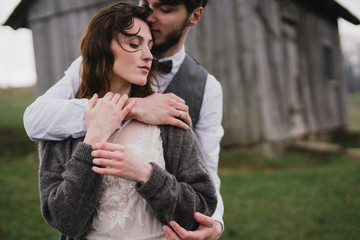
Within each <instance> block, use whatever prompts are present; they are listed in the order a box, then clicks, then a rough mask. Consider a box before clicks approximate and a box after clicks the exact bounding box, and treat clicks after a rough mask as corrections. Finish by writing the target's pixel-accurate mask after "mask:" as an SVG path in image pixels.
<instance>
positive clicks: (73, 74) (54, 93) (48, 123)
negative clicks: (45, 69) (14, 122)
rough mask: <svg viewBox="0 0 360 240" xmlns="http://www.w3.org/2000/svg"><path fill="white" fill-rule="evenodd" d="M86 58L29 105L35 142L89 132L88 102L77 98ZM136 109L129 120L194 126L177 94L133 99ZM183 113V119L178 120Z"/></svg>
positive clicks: (28, 123) (29, 129) (28, 125)
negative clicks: (86, 117) (85, 116)
mask: <svg viewBox="0 0 360 240" xmlns="http://www.w3.org/2000/svg"><path fill="white" fill-rule="evenodd" d="M81 61H82V58H81V57H79V58H77V59H76V60H75V61H74V62H73V63H72V64H71V66H70V67H69V68H68V70H66V72H65V76H64V77H63V78H62V79H61V80H60V81H59V82H57V83H56V84H55V85H54V86H52V87H51V88H50V89H49V90H48V91H47V92H46V93H45V94H44V95H42V96H40V97H38V98H37V99H36V100H35V102H34V103H32V104H31V105H30V106H28V107H27V108H26V110H25V113H24V126H25V130H26V133H27V135H28V136H29V138H30V139H31V140H33V141H44V140H56V141H59V140H64V139H66V138H68V137H74V138H77V137H82V136H85V133H86V124H85V118H84V111H85V108H86V105H87V103H88V99H75V98H74V97H75V94H76V92H77V90H78V88H79V86H80V71H81ZM130 101H134V102H135V103H134V105H135V107H134V108H133V110H132V111H131V112H130V115H129V117H128V118H129V119H130V118H133V119H137V120H139V121H142V122H145V123H148V124H158V125H160V124H169V125H174V126H178V127H181V128H184V129H187V128H188V125H191V119H190V116H189V114H188V107H187V106H186V105H185V102H184V100H182V99H181V98H179V97H177V96H175V95H174V94H153V95H152V96H149V97H147V98H133V99H130ZM180 111H181V112H182V114H181V115H182V116H181V119H182V120H184V121H185V122H187V123H188V125H186V124H185V123H184V122H183V121H181V120H179V119H177V117H179V115H180Z"/></svg>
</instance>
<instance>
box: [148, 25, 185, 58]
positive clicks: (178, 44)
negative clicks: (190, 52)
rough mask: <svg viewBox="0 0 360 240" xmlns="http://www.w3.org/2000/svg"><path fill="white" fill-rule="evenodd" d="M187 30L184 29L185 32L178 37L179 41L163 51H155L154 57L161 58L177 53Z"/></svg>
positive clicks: (183, 41)
mask: <svg viewBox="0 0 360 240" xmlns="http://www.w3.org/2000/svg"><path fill="white" fill-rule="evenodd" d="M188 32H189V30H186V32H185V34H184V35H183V36H182V37H181V38H180V40H179V42H178V43H177V44H176V45H174V46H173V47H171V48H170V49H168V50H167V51H165V52H161V53H156V54H155V57H156V58H157V59H162V58H167V57H171V56H174V55H175V54H176V53H178V52H179V51H180V50H181V48H182V47H183V45H184V43H185V40H186V37H187V35H188Z"/></svg>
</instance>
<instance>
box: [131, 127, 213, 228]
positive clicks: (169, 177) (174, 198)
mask: <svg viewBox="0 0 360 240" xmlns="http://www.w3.org/2000/svg"><path fill="white" fill-rule="evenodd" d="M160 129H161V135H162V140H163V147H164V157H165V163H166V170H164V169H162V168H160V167H159V166H157V165H156V164H152V165H153V172H152V175H151V177H150V179H149V180H148V181H147V182H146V183H145V184H142V185H141V184H137V186H136V187H137V191H138V192H139V193H140V194H141V195H142V196H143V197H144V198H145V199H146V200H147V201H148V203H149V204H150V205H151V207H152V209H153V211H154V214H155V215H156V217H157V218H158V219H159V220H160V221H161V222H162V223H163V224H167V225H169V223H170V221H176V222H177V223H179V224H180V225H181V226H182V227H184V228H185V229H187V230H194V229H196V228H197V226H198V223H197V222H196V221H195V219H194V213H195V212H200V213H203V214H205V215H208V216H211V214H213V212H214V211H215V209H216V205H217V198H216V191H215V186H214V184H213V181H212V179H211V176H210V174H209V172H208V170H207V167H206V163H205V161H204V158H203V156H202V153H201V151H200V147H199V144H198V142H197V139H196V137H195V135H194V133H193V131H192V130H188V131H184V130H182V129H179V128H176V127H169V126H161V127H160Z"/></svg>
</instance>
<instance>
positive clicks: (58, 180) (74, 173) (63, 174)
mask: <svg viewBox="0 0 360 240" xmlns="http://www.w3.org/2000/svg"><path fill="white" fill-rule="evenodd" d="M159 128H160V130H161V138H162V142H163V148H164V159H165V168H166V170H164V169H162V168H160V167H159V166H158V165H156V164H155V163H151V164H152V166H153V172H152V175H151V177H150V179H149V180H148V182H146V183H145V184H143V185H140V184H136V191H137V192H138V193H139V194H140V195H141V196H142V197H143V198H144V199H145V200H146V201H147V202H148V204H149V205H150V206H151V208H152V210H153V212H154V214H155V216H156V217H157V218H158V219H159V221H160V222H161V223H162V224H167V225H169V222H170V221H171V220H174V221H176V222H178V223H179V224H180V225H181V226H183V227H184V228H186V229H188V230H193V229H196V228H197V227H198V224H197V223H196V221H195V220H194V212H201V213H203V214H206V215H208V216H211V215H212V214H213V212H214V211H215V209H216V205H217V199H216V192H215V187H214V184H213V182H212V179H211V176H210V174H209V173H208V170H207V167H206V163H205V161H204V158H203V156H202V153H201V151H200V147H199V144H198V142H197V139H196V136H195V134H194V132H193V131H192V130H188V131H185V130H182V129H180V128H177V127H172V126H159ZM82 141H83V138H78V139H74V138H69V139H66V140H64V141H61V142H54V141H48V142H43V143H40V147H39V155H40V170H39V188H40V201H41V211H42V214H43V217H44V219H45V220H46V222H47V223H48V224H49V225H51V226H52V227H54V228H55V229H57V230H58V231H60V233H61V235H60V239H66V240H72V239H74V240H75V239H85V237H86V235H87V233H88V231H89V230H90V227H91V224H92V221H93V217H94V215H95V214H96V206H97V204H98V202H99V198H100V186H101V182H102V176H101V175H99V174H97V173H95V172H93V171H92V169H91V168H92V166H93V164H92V160H93V158H92V157H91V152H92V148H91V146H90V145H88V144H85V143H83V142H82Z"/></svg>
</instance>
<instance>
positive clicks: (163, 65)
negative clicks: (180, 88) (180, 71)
mask: <svg viewBox="0 0 360 240" xmlns="http://www.w3.org/2000/svg"><path fill="white" fill-rule="evenodd" d="M158 66H159V71H160V72H162V73H165V74H166V73H170V72H171V69H172V61H171V60H169V61H164V62H158Z"/></svg>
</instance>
